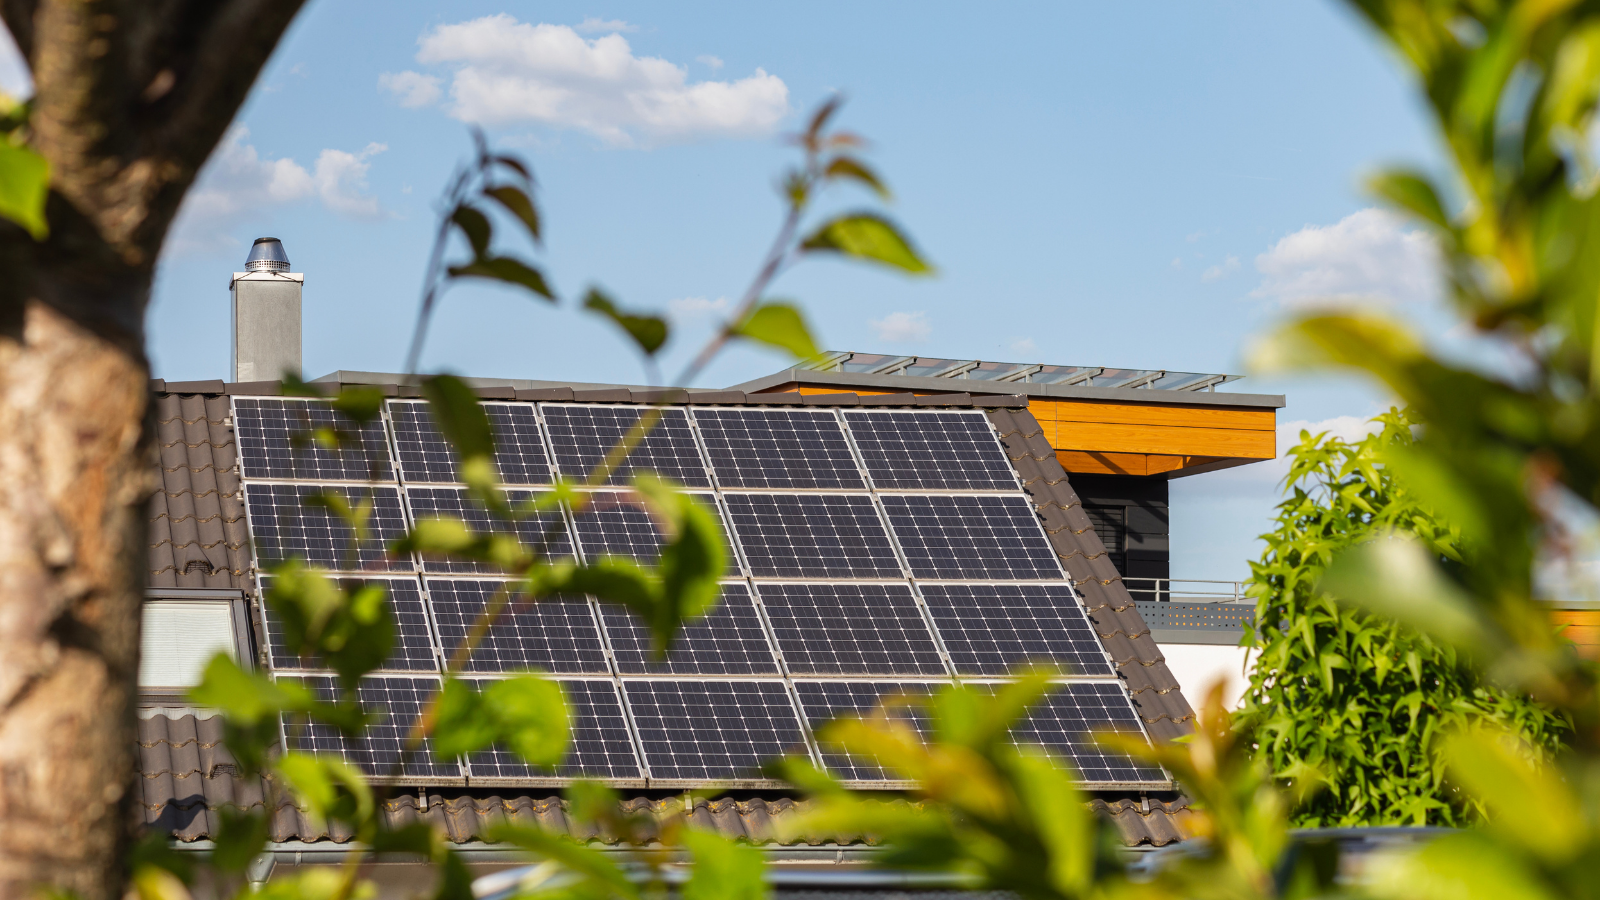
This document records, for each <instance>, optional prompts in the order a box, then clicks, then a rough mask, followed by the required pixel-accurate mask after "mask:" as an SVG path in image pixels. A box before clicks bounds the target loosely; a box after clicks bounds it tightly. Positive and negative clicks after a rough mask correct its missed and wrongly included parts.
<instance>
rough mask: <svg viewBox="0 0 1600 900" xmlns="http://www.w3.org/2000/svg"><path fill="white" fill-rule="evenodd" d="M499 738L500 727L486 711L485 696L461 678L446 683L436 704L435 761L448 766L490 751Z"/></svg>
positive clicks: (434, 717) (434, 723)
mask: <svg viewBox="0 0 1600 900" xmlns="http://www.w3.org/2000/svg"><path fill="white" fill-rule="evenodd" d="M498 737H499V731H498V727H497V723H496V722H494V721H493V720H492V719H491V718H490V716H489V714H488V712H487V711H486V710H485V709H484V706H483V695H482V694H481V693H479V692H478V691H477V690H475V689H474V688H473V687H472V686H470V685H468V684H467V683H466V682H465V681H462V680H461V679H459V678H447V679H445V682H444V686H443V687H441V688H440V690H439V696H438V699H437V700H435V702H434V711H433V734H432V743H433V755H434V757H435V758H437V759H438V760H440V761H441V762H446V763H448V762H450V761H451V760H454V759H456V758H458V757H463V756H470V755H472V754H473V753H476V752H478V751H479V750H483V749H485V748H487V747H488V746H490V745H491V744H493V743H494V742H495V740H496V738H498Z"/></svg>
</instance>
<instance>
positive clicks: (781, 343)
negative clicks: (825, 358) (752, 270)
mask: <svg viewBox="0 0 1600 900" xmlns="http://www.w3.org/2000/svg"><path fill="white" fill-rule="evenodd" d="M728 333H729V334H730V335H733V336H735V337H742V338H745V339H746V340H751V341H755V342H756V343H758V344H766V345H768V346H771V347H777V348H778V349H780V350H787V351H789V352H790V353H791V354H793V355H794V356H795V357H796V358H798V359H809V358H810V357H813V356H816V355H817V344H816V341H814V340H812V338H811V330H810V329H809V328H807V327H806V320H805V318H804V317H803V316H802V315H801V314H800V310H799V309H797V308H796V307H795V306H794V305H793V304H790V303H786V302H781V301H770V300H769V301H765V302H763V303H762V304H761V305H760V306H757V307H756V308H755V309H753V310H751V311H750V315H748V316H746V317H745V319H744V321H742V322H739V323H737V324H735V325H731V326H729V328H728Z"/></svg>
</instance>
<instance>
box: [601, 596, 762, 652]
mask: <svg viewBox="0 0 1600 900" xmlns="http://www.w3.org/2000/svg"><path fill="white" fill-rule="evenodd" d="M600 617H601V620H602V621H604V622H605V626H606V637H607V638H608V639H609V640H610V642H611V654H612V657H613V658H614V659H616V661H617V671H618V672H620V673H622V674H624V675H777V674H779V672H778V661H777V657H775V656H773V653H772V648H771V647H770V646H769V645H768V644H767V634H766V631H765V629H763V628H762V627H761V617H760V616H759V615H758V614H757V613H756V608H755V604H754V603H752V602H751V601H750V591H749V588H747V587H745V586H744V585H743V584H739V583H733V584H724V585H723V586H722V602H721V603H719V604H718V605H717V608H716V609H715V610H713V611H712V612H711V614H710V615H709V616H706V617H705V618H703V619H696V620H694V621H693V622H691V623H689V624H688V625H686V626H685V627H684V629H683V631H682V632H681V633H680V634H679V635H678V640H677V642H676V643H675V644H674V645H673V648H672V652H671V653H670V654H668V656H667V659H666V661H665V662H656V661H655V659H654V657H653V656H652V654H651V644H650V630H649V629H648V628H646V627H645V626H644V624H643V623H642V622H640V621H639V620H638V619H637V618H636V617H635V616H634V615H633V614H632V613H630V612H629V611H628V610H626V609H624V608H623V607H620V606H616V605H614V604H609V603H603V604H601V605H600Z"/></svg>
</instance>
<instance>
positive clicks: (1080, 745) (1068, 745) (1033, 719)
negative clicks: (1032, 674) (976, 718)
mask: <svg viewBox="0 0 1600 900" xmlns="http://www.w3.org/2000/svg"><path fill="white" fill-rule="evenodd" d="M973 687H974V688H975V689H977V690H980V691H991V692H992V691H993V690H995V687H994V686H993V685H985V684H977V685H973ZM1107 732H1111V733H1116V734H1129V735H1138V736H1139V737H1140V738H1141V739H1142V738H1143V737H1144V729H1143V728H1141V727H1140V725H1139V720H1138V718H1137V717H1136V716H1135V715H1134V712H1133V704H1132V703H1131V702H1130V701H1129V700H1128V694H1127V691H1125V690H1123V687H1122V685H1120V684H1111V683H1089V684H1084V683H1079V684H1064V685H1060V686H1058V687H1057V688H1056V689H1055V690H1053V691H1051V692H1050V693H1049V694H1047V695H1046V696H1045V698H1044V699H1043V700H1042V701H1040V702H1039V704H1038V705H1036V706H1035V707H1034V708H1033V709H1032V710H1031V711H1030V712H1029V714H1028V718H1027V719H1026V720H1024V721H1023V722H1022V723H1021V724H1019V725H1017V726H1016V727H1014V728H1012V729H1011V737H1012V739H1013V740H1015V741H1016V742H1017V743H1019V744H1024V745H1034V746H1039V747H1043V748H1045V749H1046V750H1048V751H1050V753H1052V754H1053V755H1055V756H1056V757H1057V758H1064V759H1068V760H1070V761H1071V762H1072V765H1073V767H1074V768H1075V769H1076V770H1077V775H1078V779H1079V780H1080V781H1083V782H1085V783H1089V784H1149V783H1162V784H1164V783H1167V782H1168V781H1169V779H1168V778H1167V775H1166V773H1164V772H1162V771H1161V769H1160V768H1159V767H1157V766H1152V765H1149V764H1147V763H1143V762H1139V761H1138V760H1135V759H1133V758H1132V757H1130V756H1128V755H1127V754H1124V753H1119V752H1117V751H1114V750H1108V749H1106V748H1103V747H1101V746H1100V745H1099V744H1098V743H1097V742H1096V741H1095V737H1094V735H1095V734H1097V733H1107Z"/></svg>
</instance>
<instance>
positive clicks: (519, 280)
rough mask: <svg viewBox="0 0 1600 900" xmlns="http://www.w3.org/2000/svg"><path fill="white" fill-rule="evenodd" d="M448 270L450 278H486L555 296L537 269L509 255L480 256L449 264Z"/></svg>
mask: <svg viewBox="0 0 1600 900" xmlns="http://www.w3.org/2000/svg"><path fill="white" fill-rule="evenodd" d="M449 272H450V276H451V277H452V278H487V279H489V280H491V281H502V282H505V283H506V284H512V285H517V286H519V287H525V288H527V289H528V290H530V291H533V292H534V293H535V294H538V295H539V296H541V297H543V298H545V299H546V300H554V299H555V298H556V295H555V294H554V293H552V292H551V290H550V286H549V285H548V284H546V283H545V280H544V275H543V274H541V273H540V272H539V270H538V269H535V268H534V267H532V266H530V265H528V264H527V263H525V262H523V261H521V260H519V259H514V258H512V257H510V256H485V257H481V258H479V259H475V260H473V261H472V262H470V263H468V264H467V265H464V266H451V267H450V269H449Z"/></svg>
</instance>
